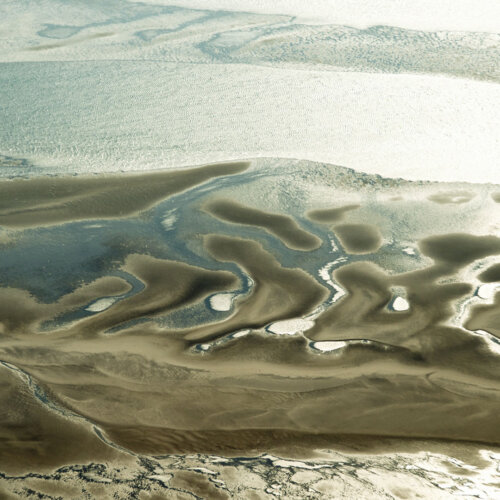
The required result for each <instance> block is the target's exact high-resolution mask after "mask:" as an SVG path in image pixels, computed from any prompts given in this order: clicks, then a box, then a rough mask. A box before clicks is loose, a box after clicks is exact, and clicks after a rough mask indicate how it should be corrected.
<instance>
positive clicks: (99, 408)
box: [0, 159, 500, 498]
mask: <svg viewBox="0 0 500 500" xmlns="http://www.w3.org/2000/svg"><path fill="white" fill-rule="evenodd" d="M42 188H43V189H42ZM464 190H466V191H467V193H469V194H468V195H467V200H466V201H463V200H460V202H459V203H457V202H454V201H453V199H452V198H453V197H455V196H457V195H456V193H458V192H459V193H462V192H464ZM497 190H498V186H495V185H491V184H470V183H469V184H467V185H466V186H464V185H461V184H456V183H455V184H452V183H449V184H445V183H435V182H434V183H433V182H423V181H422V182H410V181H404V180H401V179H385V178H381V177H378V176H377V177H375V176H370V175H368V174H360V173H357V172H355V171H353V170H350V169H346V168H343V167H336V166H333V165H326V164H319V163H312V162H305V161H292V160H277V159H254V160H248V161H245V162H239V163H230V162H228V163H221V164H212V165H205V166H201V167H195V168H192V169H182V170H178V171H172V170H168V171H164V172H162V171H159V172H155V173H144V174H122V175H121V176H120V175H112V176H110V175H107V176H106V175H102V176H93V177H81V176H76V177H69V176H66V177H60V176H59V177H49V178H48V177H39V178H37V177H32V178H30V179H25V180H8V179H6V180H3V181H1V182H0V192H2V193H8V198H9V200H10V203H6V202H5V201H4V200H5V199H2V201H3V203H2V206H1V212H0V221H1V225H2V233H1V234H0V236H1V237H2V239H1V240H0V241H1V243H0V245H1V246H0V255H1V259H0V275H1V277H2V281H1V288H0V298H1V300H0V332H1V336H0V354H1V363H2V365H1V367H0V371H1V377H2V384H1V398H2V404H1V408H2V410H1V412H2V421H1V429H0V432H1V436H2V446H1V451H0V471H1V476H0V477H1V484H2V486H1V487H2V494H3V495H5V496H6V497H7V498H9V497H13V498H15V497H16V496H18V495H19V496H23V495H24V496H29V494H31V493H29V492H31V491H33V492H36V494H43V495H49V496H51V495H52V496H54V497H63V498H66V497H68V498H83V497H85V496H89V495H90V496H91V497H92V496H94V497H95V496H97V497H99V496H102V497H103V498H106V497H111V496H112V494H115V493H116V494H117V495H118V496H119V497H120V498H163V497H167V498H189V495H195V496H197V497H202V498H236V497H238V498H268V497H273V496H280V495H281V496H285V497H289V498H294V497H296V498H303V496H304V494H305V493H304V492H307V495H308V497H310V498H324V497H325V496H326V497H327V498H330V497H331V498H335V497H336V496H335V492H336V491H339V490H340V489H342V491H344V492H345V495H344V496H346V497H348V498H354V497H359V498H370V495H378V496H379V497H381V498H385V497H387V498H394V497H395V498H405V495H406V496H407V495H409V494H410V492H413V493H411V494H416V493H417V492H418V494H421V495H423V496H424V497H425V496H428V497H432V496H434V495H438V496H437V498H440V497H442V498H447V496H450V497H451V496H453V495H455V494H458V493H459V492H462V493H464V494H465V495H466V496H467V495H470V496H471V497H472V496H474V495H476V494H477V495H482V497H484V498H488V497H490V498H491V497H493V496H494V495H495V494H496V493H497V492H498V484H497V483H498V481H497V479H498V478H495V473H494V469H495V467H497V466H498V457H499V456H500V455H499V453H500V433H499V429H498V413H499V411H500V370H499V368H498V367H499V356H500V331H499V329H498V321H499V318H500V309H499V307H500V303H499V298H498V297H499V295H498V294H496V295H495V292H496V291H497V290H498V293H500V283H499V282H498V278H499V273H498V258H499V257H498V256H499V255H500V237H499V236H498V235H497V234H498V228H497V226H495V222H494V221H495V218H494V217H492V214H496V216H495V217H496V220H498V215H499V214H498V211H499V210H500V206H499V205H498V204H497V203H496V202H495V201H494V197H492V196H491V195H492V193H495V192H497ZM446 193H449V195H448V194H446ZM461 196H462V195H461ZM30 214H33V216H32V217H30ZM485 285H487V286H489V287H490V288H491V289H492V291H491V293H490V294H489V295H488V296H486V295H485V293H480V290H481V287H484V286H485ZM496 285H498V287H499V288H498V289H497V288H496ZM224 295H229V296H230V300H229V301H228V302H227V304H226V306H225V307H213V305H214V304H217V303H218V302H217V300H215V299H214V297H215V298H216V297H219V300H220V296H224ZM396 301H399V302H396ZM397 304H399V305H397ZM401 304H405V307H403V306H402V305H401ZM384 478H385V479H384ZM444 484H446V485H447V486H446V487H445V486H443V485H444ZM478 492H479V493H478ZM169 495H170V496H169ZM479 497H481V496H479Z"/></svg>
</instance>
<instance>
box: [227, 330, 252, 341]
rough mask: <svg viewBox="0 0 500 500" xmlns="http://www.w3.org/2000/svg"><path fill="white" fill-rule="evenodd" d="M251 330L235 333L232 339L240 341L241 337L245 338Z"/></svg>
mask: <svg viewBox="0 0 500 500" xmlns="http://www.w3.org/2000/svg"><path fill="white" fill-rule="evenodd" d="M250 331H251V330H240V331H239V332H236V333H233V334H232V335H231V338H233V339H239V338H240V337H244V336H245V335H248V334H249V333H250Z"/></svg>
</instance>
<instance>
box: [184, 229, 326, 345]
mask: <svg viewBox="0 0 500 500" xmlns="http://www.w3.org/2000/svg"><path fill="white" fill-rule="evenodd" d="M205 246H206V248H207V250H208V251H209V253H210V254H211V255H212V256H213V257H214V258H215V259H217V260H219V261H224V262H234V263H236V264H237V265H238V266H240V267H241V268H242V269H243V270H244V271H245V272H246V273H247V274H248V275H249V276H250V278H251V279H252V281H253V287H252V290H251V292H250V295H249V296H248V297H246V298H243V299H242V300H241V301H238V302H237V306H236V314H234V315H233V316H231V317H229V318H228V319H227V320H225V321H221V322H219V323H215V324H210V325H203V326H202V327H198V328H194V329H191V330H189V331H187V332H186V335H185V337H186V338H187V339H189V340H190V341H202V340H203V341H206V340H211V339H214V338H217V337H219V336H221V335H226V334H228V333H231V332H234V331H236V330H241V329H246V328H261V327H263V326H265V325H266V324H268V323H270V322H273V321H278V320H281V319H286V318H293V317H300V316H304V315H306V314H308V313H309V312H311V311H312V310H313V309H314V308H315V307H316V306H318V305H319V304H320V303H321V302H322V301H324V300H325V299H326V297H327V296H328V292H327V290H326V288H325V287H323V286H322V285H320V284H319V283H318V282H317V281H316V280H315V279H314V278H312V277H311V276H310V275H309V274H307V273H306V272H304V271H302V270H301V269H289V268H285V267H282V266H281V264H280V263H279V262H278V261H277V260H276V259H275V258H274V257H273V256H272V255H271V254H270V253H269V252H267V251H265V250H264V249H263V248H262V246H261V245H260V244H259V243H256V242H254V241H251V240H243V239H239V238H233V237H229V236H219V235H208V236H207V237H206V238H205Z"/></svg>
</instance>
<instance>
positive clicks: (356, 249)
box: [333, 224, 382, 254]
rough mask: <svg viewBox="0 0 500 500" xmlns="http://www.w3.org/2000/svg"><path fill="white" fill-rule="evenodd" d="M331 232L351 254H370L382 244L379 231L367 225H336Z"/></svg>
mask: <svg viewBox="0 0 500 500" xmlns="http://www.w3.org/2000/svg"><path fill="white" fill-rule="evenodd" d="M333 230H334V232H335V234H336V235H337V237H338V238H339V240H340V241H341V243H342V245H343V246H344V247H345V249H346V250H347V251H349V252H352V253H357V254H363V253H371V252H374V251H376V250H377V249H378V248H379V247H380V245H381V244H382V237H381V235H380V232H379V230H378V229H377V228H376V227H374V226H370V225H368V224H338V225H336V226H334V227H333Z"/></svg>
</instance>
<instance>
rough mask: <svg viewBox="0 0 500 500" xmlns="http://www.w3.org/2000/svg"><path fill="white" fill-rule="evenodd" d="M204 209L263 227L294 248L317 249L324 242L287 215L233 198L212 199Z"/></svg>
mask: <svg viewBox="0 0 500 500" xmlns="http://www.w3.org/2000/svg"><path fill="white" fill-rule="evenodd" d="M204 209H205V210H206V211H207V212H208V213H210V214H211V215H213V216H215V217H217V218H218V219H220V220H223V221H226V222H232V223H234V224H244V225H250V226H255V227H261V228H263V229H265V230H266V231H268V232H269V233H271V234H273V235H275V236H277V237H278V238H279V239H280V240H281V241H282V242H283V243H284V244H285V245H286V246H287V247H288V248H292V249H294V250H306V251H307V250H315V249H316V248H319V247H320V246H321V243H322V242H321V240H320V239H319V238H318V237H317V236H315V235H314V234H311V233H309V232H307V231H305V230H304V229H302V228H301V227H300V226H299V225H298V224H297V222H295V220H293V219H292V218H291V217H288V216H287V215H280V214H272V213H269V212H264V211H262V210H257V209H256V208H252V207H247V206H244V205H241V204H240V203H237V202H236V201H233V200H220V199H216V200H213V201H211V202H210V203H208V205H206V206H205V207H204Z"/></svg>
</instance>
